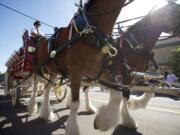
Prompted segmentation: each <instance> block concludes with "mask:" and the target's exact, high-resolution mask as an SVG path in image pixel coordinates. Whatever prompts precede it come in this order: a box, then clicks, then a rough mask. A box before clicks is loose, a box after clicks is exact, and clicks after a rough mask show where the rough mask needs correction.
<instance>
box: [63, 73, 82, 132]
mask: <svg viewBox="0 0 180 135" xmlns="http://www.w3.org/2000/svg"><path fill="white" fill-rule="evenodd" d="M79 89H80V76H79V74H77V71H76V72H75V74H72V76H71V103H70V105H69V107H70V114H69V117H68V120H67V125H66V130H65V135H80V131H79V126H78V123H77V110H78V108H79V103H80V102H79Z"/></svg>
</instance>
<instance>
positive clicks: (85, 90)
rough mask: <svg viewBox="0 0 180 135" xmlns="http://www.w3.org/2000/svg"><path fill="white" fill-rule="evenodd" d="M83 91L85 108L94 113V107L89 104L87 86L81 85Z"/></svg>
mask: <svg viewBox="0 0 180 135" xmlns="http://www.w3.org/2000/svg"><path fill="white" fill-rule="evenodd" d="M83 92H84V94H85V104H86V110H87V112H89V113H96V108H95V107H94V106H93V105H92V104H91V101H90V100H89V95H88V92H89V86H84V87H83Z"/></svg>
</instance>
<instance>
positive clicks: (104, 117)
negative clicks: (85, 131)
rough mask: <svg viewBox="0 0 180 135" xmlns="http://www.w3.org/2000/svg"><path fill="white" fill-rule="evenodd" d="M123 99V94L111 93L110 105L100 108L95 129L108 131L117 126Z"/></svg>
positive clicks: (112, 91)
mask: <svg viewBox="0 0 180 135" xmlns="http://www.w3.org/2000/svg"><path fill="white" fill-rule="evenodd" d="M121 99H122V92H119V91H114V90H111V91H110V98H109V103H108V104H107V105H103V106H101V107H100V108H99V111H98V114H97V115H96V117H95V121H94V128H95V129H100V130H101V131H106V130H108V129H109V128H111V127H113V126H115V125H116V124H117V123H118V121H119V114H120V112H119V106H120V103H121Z"/></svg>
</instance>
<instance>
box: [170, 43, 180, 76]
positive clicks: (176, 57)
mask: <svg viewBox="0 0 180 135" xmlns="http://www.w3.org/2000/svg"><path fill="white" fill-rule="evenodd" d="M169 64H170V66H171V68H172V69H173V70H174V73H175V74H176V75H177V76H178V77H179V78H180V46H179V47H178V48H177V49H173V50H172V53H171V57H170V61H169Z"/></svg>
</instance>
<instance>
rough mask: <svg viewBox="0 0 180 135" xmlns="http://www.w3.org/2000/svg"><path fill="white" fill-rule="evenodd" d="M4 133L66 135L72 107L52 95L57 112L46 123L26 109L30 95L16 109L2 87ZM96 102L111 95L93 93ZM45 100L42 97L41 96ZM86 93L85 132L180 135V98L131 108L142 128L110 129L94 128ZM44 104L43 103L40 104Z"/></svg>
mask: <svg viewBox="0 0 180 135" xmlns="http://www.w3.org/2000/svg"><path fill="white" fill-rule="evenodd" d="M0 93H1V94H0V135H64V133H65V130H64V129H65V125H66V121H67V118H68V114H69V110H68V109H67V108H66V107H65V101H64V102H63V103H59V104H58V103H57V102H56V101H55V100H53V99H55V98H54V97H53V96H51V99H52V101H51V106H52V109H53V111H54V113H55V115H56V119H55V120H54V121H53V122H49V123H46V122H45V121H43V120H41V119H39V118H38V113H37V114H35V115H34V116H30V115H29V114H28V113H27V111H26V104H27V100H28V99H27V98H25V99H22V101H21V103H22V104H20V105H18V106H17V107H16V108H13V107H12V106H11V100H10V98H6V97H4V96H2V90H0ZM90 97H91V99H92V103H93V104H94V105H95V106H96V107H99V106H100V105H102V104H104V103H106V102H107V100H108V94H107V93H102V92H98V91H92V92H90ZM38 100H39V101H41V98H38ZM83 101H84V96H83V93H81V105H80V109H79V111H78V123H79V125H80V131H81V135H180V101H175V100H172V99H169V98H162V97H158V98H153V99H152V100H151V101H150V103H149V104H148V107H147V108H146V109H141V110H136V111H131V115H132V116H133V117H134V119H135V120H136V122H137V123H138V129H137V130H132V129H127V128H124V127H122V126H120V125H118V126H117V127H115V128H114V129H110V130H108V131H107V132H101V131H98V130H95V129H94V128H93V120H94V117H95V115H94V114H87V113H86V112H85V111H84V102H83ZM38 105H39V107H40V102H39V103H38Z"/></svg>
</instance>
